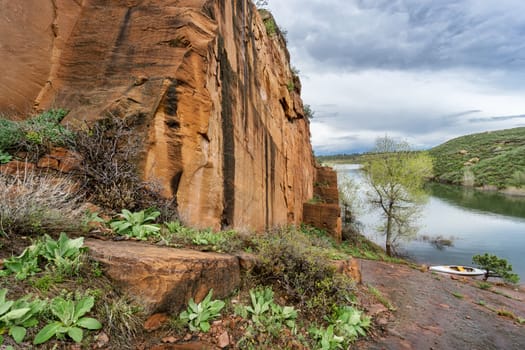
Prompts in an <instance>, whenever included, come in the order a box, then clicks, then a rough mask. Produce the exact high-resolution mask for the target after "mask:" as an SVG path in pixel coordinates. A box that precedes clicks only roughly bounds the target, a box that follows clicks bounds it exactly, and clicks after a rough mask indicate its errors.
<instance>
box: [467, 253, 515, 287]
mask: <svg viewBox="0 0 525 350" xmlns="http://www.w3.org/2000/svg"><path fill="white" fill-rule="evenodd" d="M472 262H473V263H474V264H476V265H478V266H479V267H480V268H481V269H484V270H485V278H484V280H485V281H486V280H487V279H488V278H489V277H490V276H491V274H496V275H498V276H500V277H501V278H503V279H504V280H505V281H507V282H510V283H518V282H519V280H520V278H519V276H518V275H517V274H515V273H512V265H511V264H509V263H508V261H507V260H506V259H501V258H499V257H497V256H496V255H492V254H488V253H485V254H483V255H474V256H473V257H472Z"/></svg>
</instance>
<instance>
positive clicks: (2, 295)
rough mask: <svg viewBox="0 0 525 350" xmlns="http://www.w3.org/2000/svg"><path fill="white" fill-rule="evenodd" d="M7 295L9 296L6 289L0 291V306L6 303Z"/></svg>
mask: <svg viewBox="0 0 525 350" xmlns="http://www.w3.org/2000/svg"><path fill="white" fill-rule="evenodd" d="M6 295H7V289H6V288H3V289H0V305H2V304H3V303H5V296H6Z"/></svg>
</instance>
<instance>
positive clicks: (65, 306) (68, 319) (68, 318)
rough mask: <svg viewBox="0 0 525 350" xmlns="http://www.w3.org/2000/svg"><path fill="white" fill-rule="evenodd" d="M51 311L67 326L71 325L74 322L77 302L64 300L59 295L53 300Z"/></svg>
mask: <svg viewBox="0 0 525 350" xmlns="http://www.w3.org/2000/svg"><path fill="white" fill-rule="evenodd" d="M51 312H52V313H53V315H55V316H56V317H58V318H59V319H60V321H62V323H63V324H64V325H65V326H71V324H72V323H73V322H74V320H73V316H74V314H75V304H74V303H73V301H72V300H64V299H63V298H61V297H57V298H55V299H53V300H52V301H51Z"/></svg>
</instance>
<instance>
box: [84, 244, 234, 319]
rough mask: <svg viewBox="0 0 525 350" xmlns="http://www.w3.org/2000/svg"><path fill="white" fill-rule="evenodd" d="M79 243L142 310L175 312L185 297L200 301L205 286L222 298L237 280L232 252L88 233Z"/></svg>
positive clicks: (204, 293) (217, 297) (215, 296)
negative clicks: (102, 237)
mask: <svg viewBox="0 0 525 350" xmlns="http://www.w3.org/2000/svg"><path fill="white" fill-rule="evenodd" d="M85 246H87V247H88V248H89V252H90V255H91V256H92V257H93V258H94V259H96V260H98V261H100V262H102V263H103V265H104V269H105V272H106V273H107V275H108V276H109V277H110V278H111V279H112V280H113V281H115V283H117V284H118V285H119V286H120V287H121V288H122V289H123V290H125V291H126V292H127V293H129V294H130V295H132V296H134V297H135V298H136V299H137V300H138V301H139V302H140V304H141V305H143V306H144V307H145V309H146V311H147V312H164V311H166V312H170V313H178V312H179V311H181V309H182V308H183V307H185V306H186V305H187V304H188V301H189V299H190V298H193V299H194V300H195V301H196V302H200V301H201V300H202V299H204V297H205V296H206V294H208V292H209V290H210V289H211V288H213V298H214V299H224V298H226V297H227V296H229V295H230V294H231V293H232V292H233V291H234V290H235V289H236V288H238V287H239V286H240V268H239V261H238V259H237V258H236V257H234V256H230V255H225V254H217V253H203V252H198V251H194V250H186V249H173V248H166V247H155V246H152V245H147V244H144V243H139V242H127V241H126V242H111V241H100V240H94V239H89V240H86V242H85Z"/></svg>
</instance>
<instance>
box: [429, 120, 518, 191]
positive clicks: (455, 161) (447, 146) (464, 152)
mask: <svg viewBox="0 0 525 350" xmlns="http://www.w3.org/2000/svg"><path fill="white" fill-rule="evenodd" d="M523 154H525V128H524V127H521V128H514V129H507V130H499V131H490V132H484V133H479V134H472V135H466V136H462V137H458V138H455V139H452V140H449V141H447V142H445V143H444V144H442V145H439V146H437V147H435V148H433V149H432V150H430V155H431V156H432V158H433V163H434V175H435V178H436V179H437V180H438V181H440V182H447V183H453V184H458V185H462V184H463V180H464V173H465V170H468V172H469V173H470V174H471V176H472V180H473V182H472V185H473V186H484V185H492V186H496V187H498V188H504V187H508V186H517V187H521V186H523V177H522V175H521V174H523V173H524V172H525V157H523Z"/></svg>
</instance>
